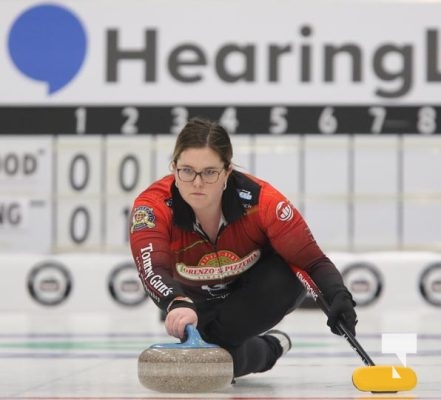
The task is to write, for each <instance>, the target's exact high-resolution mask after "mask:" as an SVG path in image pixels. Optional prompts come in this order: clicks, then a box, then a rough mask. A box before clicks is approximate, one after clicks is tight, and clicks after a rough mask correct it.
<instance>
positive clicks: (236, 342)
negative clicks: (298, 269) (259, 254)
mask: <svg viewBox="0 0 441 400" xmlns="http://www.w3.org/2000/svg"><path fill="white" fill-rule="evenodd" d="M233 287H234V289H233V292H232V293H231V294H230V295H229V296H228V297H227V298H226V299H223V300H220V301H216V300H215V301H210V302H207V303H203V304H198V305H197V308H198V310H197V311H198V317H199V323H198V330H199V332H200V334H201V336H202V337H203V338H204V340H205V341H207V342H209V343H216V344H218V345H219V346H221V347H223V348H224V349H226V350H227V351H228V352H229V353H230V354H231V356H232V358H233V363H234V376H235V377H239V376H243V375H246V374H249V373H253V372H263V371H267V370H269V369H271V368H272V367H273V365H274V364H275V363H276V361H277V359H278V358H279V357H280V356H281V349H280V346H279V345H278V343H277V340H274V339H273V338H271V337H268V336H259V335H260V334H262V333H263V332H265V331H267V330H269V329H271V328H272V327H274V326H275V325H277V324H278V323H279V322H280V321H281V320H282V319H283V317H284V316H285V315H286V314H287V313H288V312H291V311H293V310H294V309H295V308H296V307H298V306H299V305H300V303H301V302H302V301H303V299H304V298H305V296H306V291H305V289H304V287H303V285H302V284H301V283H300V281H299V280H298V279H297V277H296V276H295V275H294V273H293V272H292V271H291V269H290V268H289V266H288V265H287V264H286V263H285V262H284V261H283V260H282V259H281V258H280V257H279V256H277V255H274V254H271V255H267V256H266V257H265V258H263V259H261V260H259V261H258V262H257V263H256V265H254V266H253V267H252V268H251V269H250V270H249V271H247V272H245V273H244V274H242V276H241V277H240V278H239V279H238V280H237V281H236V282H235V283H234V285H233Z"/></svg>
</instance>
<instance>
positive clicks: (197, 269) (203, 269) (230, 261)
mask: <svg viewBox="0 0 441 400" xmlns="http://www.w3.org/2000/svg"><path fill="white" fill-rule="evenodd" d="M259 258H260V250H254V251H252V252H251V253H250V254H248V255H246V256H245V257H243V258H239V257H238V256H237V255H236V254H234V253H231V252H230V251H227V250H220V251H218V253H217V254H216V253H210V254H207V255H205V256H204V257H203V258H202V259H201V261H200V262H199V265H197V266H191V265H186V264H184V263H178V264H176V271H177V272H178V274H179V275H181V276H182V277H183V278H185V279H188V280H191V281H212V280H221V279H225V278H229V277H232V276H236V275H239V274H241V273H243V272H245V271H246V270H248V269H249V268H251V267H252V266H253V265H254V264H255V263H256V262H257V261H258V260H259Z"/></svg>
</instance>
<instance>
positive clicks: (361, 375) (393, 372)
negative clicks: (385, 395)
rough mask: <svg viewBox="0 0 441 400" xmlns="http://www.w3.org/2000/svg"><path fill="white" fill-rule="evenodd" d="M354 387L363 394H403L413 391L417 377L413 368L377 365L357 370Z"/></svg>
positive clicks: (353, 377) (353, 376)
mask: <svg viewBox="0 0 441 400" xmlns="http://www.w3.org/2000/svg"><path fill="white" fill-rule="evenodd" d="M352 382H353V384H354V386H355V387H356V388H357V389H358V390H361V391H363V392H401V391H404V390H412V389H413V388H414V387H415V386H416V384H417V376H416V374H415V372H414V370H413V369H412V368H409V367H403V366H401V365H399V366H395V365H394V366H392V365H375V366H372V367H360V368H357V369H356V370H355V371H354V373H353V374H352Z"/></svg>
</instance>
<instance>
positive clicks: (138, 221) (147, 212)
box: [130, 206, 156, 233]
mask: <svg viewBox="0 0 441 400" xmlns="http://www.w3.org/2000/svg"><path fill="white" fill-rule="evenodd" d="M155 226H156V224H155V214H154V213H153V209H152V208H150V207H146V206H141V207H137V208H136V209H135V210H134V211H133V216H132V227H131V229H130V232H131V233H133V232H135V231H140V230H142V229H146V228H154V227H155Z"/></svg>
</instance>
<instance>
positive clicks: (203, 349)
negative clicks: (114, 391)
mask: <svg viewBox="0 0 441 400" xmlns="http://www.w3.org/2000/svg"><path fill="white" fill-rule="evenodd" d="M185 331H186V334H187V340H186V341H185V342H183V343H163V344H154V345H152V346H150V347H149V348H148V349H146V350H144V351H143V352H142V353H141V354H140V356H139V357H138V379H139V381H140V383H141V384H142V385H143V386H145V387H146V388H147V389H152V390H156V391H158V392H169V393H170V392H174V393H195V392H210V391H214V390H218V389H222V388H224V387H225V386H227V385H229V384H230V383H231V381H232V380H233V359H232V358H231V355H230V353H228V352H227V351H226V350H224V349H222V348H221V347H219V346H217V345H215V344H211V343H206V342H205V341H204V340H203V339H202V338H201V336H200V334H199V332H198V331H197V330H196V328H195V327H194V326H192V325H187V326H186V328H185Z"/></svg>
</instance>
